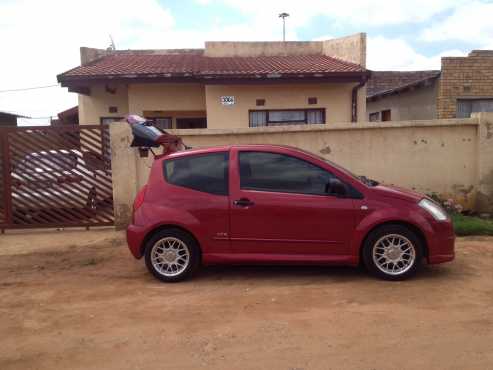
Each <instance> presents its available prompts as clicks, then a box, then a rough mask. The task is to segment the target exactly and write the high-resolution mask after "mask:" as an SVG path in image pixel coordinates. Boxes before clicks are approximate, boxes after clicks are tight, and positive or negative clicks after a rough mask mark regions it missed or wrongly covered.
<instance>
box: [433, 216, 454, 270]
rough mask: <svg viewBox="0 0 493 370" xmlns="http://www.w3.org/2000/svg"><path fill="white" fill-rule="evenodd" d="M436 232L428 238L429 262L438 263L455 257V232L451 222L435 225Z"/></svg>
mask: <svg viewBox="0 0 493 370" xmlns="http://www.w3.org/2000/svg"><path fill="white" fill-rule="evenodd" d="M434 229H435V233H434V234H433V236H432V237H431V238H428V252H429V253H428V263H430V264H437V263H443V262H449V261H452V260H453V259H454V258H455V233H454V228H453V226H452V223H451V222H444V223H439V224H437V225H434Z"/></svg>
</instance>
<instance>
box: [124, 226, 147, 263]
mask: <svg viewBox="0 0 493 370" xmlns="http://www.w3.org/2000/svg"><path fill="white" fill-rule="evenodd" d="M146 235H147V229H146V228H145V227H143V226H137V225H132V224H130V225H128V227H127V244H128V249H130V253H132V255H133V256H134V257H135V258H137V259H139V258H142V252H143V250H142V244H143V242H144V238H145V236H146Z"/></svg>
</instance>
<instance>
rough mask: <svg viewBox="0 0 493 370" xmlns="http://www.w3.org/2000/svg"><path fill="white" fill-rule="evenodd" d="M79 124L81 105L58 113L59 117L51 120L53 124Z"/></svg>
mask: <svg viewBox="0 0 493 370" xmlns="http://www.w3.org/2000/svg"><path fill="white" fill-rule="evenodd" d="M78 124H79V107H78V106H77V105H76V106H75V107H72V108H69V109H67V110H64V111H63V112H60V113H58V114H57V118H55V119H52V120H51V125H52V126H60V125H78Z"/></svg>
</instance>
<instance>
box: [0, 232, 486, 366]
mask: <svg viewBox="0 0 493 370" xmlns="http://www.w3.org/2000/svg"><path fill="white" fill-rule="evenodd" d="M81 240H82V241H81ZM492 307H493V238H489V239H488V238H467V239H465V238H464V239H459V241H458V243H457V259H456V261H454V262H453V263H450V264H446V265H442V266H433V267H430V266H427V267H425V268H424V269H423V271H422V272H421V273H420V274H419V276H418V277H417V278H415V279H413V280H411V281H406V282H397V283H390V282H384V281H379V280H375V279H373V278H371V277H369V276H367V275H366V273H365V272H364V271H361V270H359V269H354V268H329V267H210V268H206V269H203V270H202V271H201V273H199V274H198V276H196V278H195V279H194V280H192V281H188V282H185V283H180V284H171V285H170V284H162V283H159V282H158V281H156V280H154V279H153V278H152V277H151V276H150V275H149V274H148V273H147V271H146V269H145V267H144V264H143V262H142V261H136V260H134V259H133V257H131V256H130V254H129V252H128V250H127V248H126V245H125V241H124V235H123V233H121V232H115V231H113V230H111V229H105V230H104V229H103V230H91V231H84V230H79V231H43V232H39V231H36V232H35V231H31V232H15V233H14V232H9V233H7V234H6V235H2V236H0V369H2V370H8V369H50V370H55V369H64V370H66V369H118V370H121V369H151V368H153V369H198V368H206V369H225V370H232V369H284V370H301V369H305V370H308V369H324V370H326V369H334V370H336V369H337V370H338V369H363V370H372V369H374V370H381V369H468V370H470V369H493V308H492Z"/></svg>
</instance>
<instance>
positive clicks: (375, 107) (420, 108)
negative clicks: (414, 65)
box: [366, 71, 440, 122]
mask: <svg viewBox="0 0 493 370" xmlns="http://www.w3.org/2000/svg"><path fill="white" fill-rule="evenodd" d="M439 77H440V71H412V72H408V71H373V72H372V75H371V78H370V80H369V81H368V86H367V98H366V109H367V112H368V120H369V121H371V122H376V121H391V120H392V121H405V120H419V119H432V118H436V115H437V101H436V98H437V93H438V81H439Z"/></svg>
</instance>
